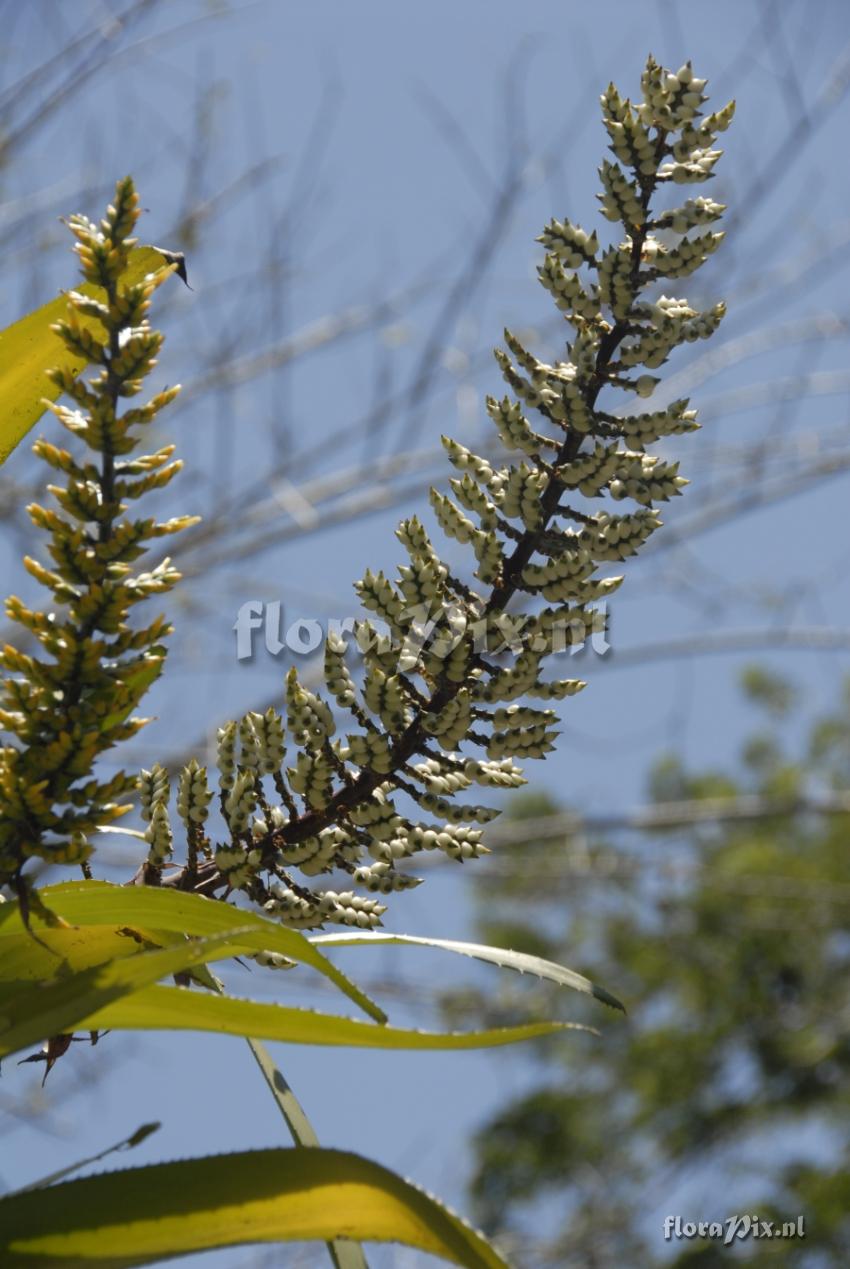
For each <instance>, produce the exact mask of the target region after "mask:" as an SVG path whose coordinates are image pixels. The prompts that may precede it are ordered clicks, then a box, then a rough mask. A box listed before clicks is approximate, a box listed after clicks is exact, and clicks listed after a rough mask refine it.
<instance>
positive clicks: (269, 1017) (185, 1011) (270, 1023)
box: [78, 987, 596, 1050]
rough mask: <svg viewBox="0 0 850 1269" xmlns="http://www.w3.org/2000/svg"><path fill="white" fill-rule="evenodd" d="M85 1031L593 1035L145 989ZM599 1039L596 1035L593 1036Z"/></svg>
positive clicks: (377, 1045)
mask: <svg viewBox="0 0 850 1269" xmlns="http://www.w3.org/2000/svg"><path fill="white" fill-rule="evenodd" d="M78 1025H79V1026H80V1027H81V1028H83V1029H85V1030H100V1029H101V1028H103V1029H104V1030H113V1031H215V1032H218V1033H219V1034H222V1035H241V1036H257V1037H259V1038H260V1039H262V1040H283V1041H286V1042H287V1043H288V1044H323V1045H346V1046H354V1047H356V1048H367V1049H398V1050H401V1049H480V1048H490V1047H495V1046H498V1045H502V1044H517V1043H519V1042H520V1041H522V1040H536V1039H538V1038H539V1037H540V1036H544V1035H553V1034H554V1033H555V1032H558V1031H591V1032H593V1028H592V1027H585V1026H582V1025H580V1024H579V1023H576V1022H528V1023H523V1024H521V1025H519V1026H514V1027H494V1028H491V1029H490V1030H487V1031H446V1032H437V1031H408V1030H404V1029H401V1028H398V1027H386V1026H384V1027H379V1026H375V1024H374V1023H372V1022H358V1021H357V1020H356V1019H354V1018H339V1017H336V1016H334V1015H333V1014H326V1013H317V1012H316V1011H314V1010H312V1009H295V1008H292V1007H291V1006H284V1005H269V1004H264V1003H262V1002H260V1001H256V1000H238V999H235V998H234V997H232V996H208V995H205V994H203V993H201V992H196V991H191V990H190V989H189V988H187V987H145V988H143V989H142V990H141V991H138V992H135V993H134V994H133V995H132V996H129V997H127V998H126V999H123V1000H116V1001H115V1002H114V1004H107V1005H106V1006H105V1007H104V1008H101V1009H98V1010H97V1011H96V1012H92V1013H91V1014H88V1015H87V1016H86V1017H85V1018H81V1019H80V1021H79V1024H78ZM593 1034H596V1032H593Z"/></svg>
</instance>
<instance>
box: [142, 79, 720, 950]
mask: <svg viewBox="0 0 850 1269" xmlns="http://www.w3.org/2000/svg"><path fill="white" fill-rule="evenodd" d="M704 87H705V81H704V80H700V79H697V78H696V77H695V76H694V74H693V72H692V70H691V66H690V64H688V65H685V66H683V67H682V68H681V70H679V71H678V72H677V73H676V74H672V73H670V72H669V71H665V70H663V69H662V68H661V67H660V66H659V65H658V64H657V63H656V62H655V61H654V60H653V59H652V58H650V59H649V61H648V63H647V66H646V70H645V72H644V75H643V79H642V88H643V100H642V101H641V102H640V103H638V104H632V103H631V102H630V101H628V100H624V99H623V98H621V97H620V95H619V93H618V92H617V90H616V88H614V86H613V85H611V86H610V87H609V88H608V90H607V92H606V93H605V94H604V95H603V97H602V110H603V117H604V121H605V126H606V128H607V130H608V133H609V136H610V138H611V149H612V151H613V154H614V158H615V160H616V161H614V162H611V161H608V160H606V161H605V162H604V163H603V165H602V167H601V169H600V173H601V178H602V187H603V188H602V193H601V195H599V198H600V202H601V204H602V213H603V215H604V216H605V217H606V218H607V219H608V220H610V221H613V222H618V223H619V224H621V225H622V227H623V231H624V233H623V238H622V241H621V242H619V243H618V244H616V245H614V246H611V247H609V248H608V249H607V250H604V251H603V250H601V249H600V244H599V240H598V238H597V234H596V233H595V232H594V233H592V234H590V233H587V232H585V231H584V230H582V229H580V228H579V227H577V226H576V225H573V224H571V223H570V222H569V221H559V220H552V221H551V223H550V224H549V225H547V227H546V229H545V230H544V232H543V234H542V235H541V237H540V239H539V241H540V242H542V244H543V246H544V248H545V249H546V255H545V258H544V260H543V263H542V265H541V266H540V269H539V275H540V281H541V283H542V284H543V286H544V287H545V288H546V290H547V291H548V292H549V293H550V294H551V296H552V298H553V299H554V301H555V303H556V304H557V306H558V308H559V309H560V310H561V312H563V314H564V316H565V318H566V320H567V321H568V323H569V324H570V326H571V327H572V332H573V333H572V336H571V340H570V342H569V343H568V345H567V351H566V359H565V360H564V361H562V362H559V363H556V364H554V365H547V364H545V363H543V362H541V361H540V360H538V358H537V357H535V356H534V355H533V354H532V353H531V352H530V351H528V350H527V349H526V348H525V347H524V346H523V345H522V344H521V342H520V341H519V340H518V339H517V338H516V337H515V336H514V335H513V334H511V333H510V332H509V331H506V332H505V343H506V346H507V350H508V352H507V353H505V352H501V351H498V352H497V353H496V357H497V360H498V362H499V365H500V367H501V370H502V373H503V375H504V378H505V380H506V382H507V384H508V386H509V388H510V389H511V392H512V394H513V396H512V397H508V396H506V397H504V398H503V399H501V400H497V399H495V398H488V400H487V410H488V413H489V415H490V417H491V419H492V421H493V423H494V425H495V428H496V430H497V432H498V435H499V440H500V442H501V445H502V447H503V448H504V449H505V450H507V451H509V452H511V453H514V454H516V455H517V461H516V462H514V463H513V464H511V465H508V466H504V467H499V466H496V465H494V464H493V463H492V462H491V461H489V460H488V459H485V458H483V457H480V456H479V455H477V454H474V453H472V452H471V451H470V450H468V449H466V448H464V446H462V445H460V444H458V443H457V442H456V441H453V440H450V439H448V438H444V445H445V448H446V452H447V454H448V457H449V460H450V462H451V463H452V465H453V466H454V467H455V468H456V470H457V472H458V475H457V476H456V477H455V478H454V479H452V480H451V481H450V485H451V494H447V493H443V492H440V491H437V490H432V492H431V507H432V510H433V513H434V516H435V519H436V521H437V524H438V525H439V527H440V528H441V529H442V530H443V532H444V533H445V534H446V535H448V536H449V537H451V538H454V539H456V540H457V541H459V542H461V543H465V544H467V545H469V546H471V548H472V551H473V553H474V556H475V561H476V567H475V569H474V578H475V579H476V582H474V583H472V584H468V583H467V582H465V581H463V580H461V579H460V578H459V577H457V576H455V575H454V574H453V573H452V571H451V570H450V568H449V567H448V565H447V564H446V563H444V561H443V560H442V558H441V556H440V554H439V552H438V551H437V549H436V548H435V547H434V545H433V544H432V541H431V539H430V537H429V536H428V533H427V532H426V529H425V527H424V526H423V524H422V523H421V521H420V520H419V519H418V518H417V517H416V516H413V517H411V518H410V519H408V520H405V521H403V522H402V524H401V526H400V527H399V529H398V531H397V536H398V538H399V540H400V541H401V543H402V545H403V547H404V548H405V550H406V552H407V554H408V556H409V563H408V564H406V565H404V566H403V567H401V568H400V569H399V570H398V576H397V578H396V579H395V580H392V579H390V578H388V577H387V576H385V575H384V573H382V572H378V573H373V572H372V571H369V570H367V572H366V573H365V575H364V576H363V578H362V579H361V580H360V581H359V582H358V583H357V585H356V589H357V592H358V595H359V597H360V599H361V602H362V603H363V605H364V607H365V608H366V609H368V610H369V612H370V613H371V614H373V618H374V619H377V620H374V619H369V620H363V621H362V622H360V623H359V624H358V625H357V626H356V627H355V631H354V636H355V641H356V644H357V647H358V649H359V651H360V653H361V654H362V656H363V660H364V662H365V671H364V677H363V681H362V683H361V684H358V683H356V682H355V680H354V679H353V677H352V675H351V673H350V671H349V668H348V666H347V664H346V650H347V649H346V640H345V639H344V638H343V637H342V636H340V635H338V634H332V635H330V636H329V638H328V640H327V643H326V646H325V662H324V678H325V684H326V687H327V698H324V697H322V696H321V695H319V694H318V693H316V692H313V691H311V690H309V689H308V688H307V687H305V686H304V685H303V684H302V683H301V682H299V679H298V676H297V674H296V671H295V670H294V669H293V670H291V671H290V673H289V676H288V678H287V682H286V711H285V722H284V718H283V717H281V716H280V715H279V714H278V713H276V711H274V710H273V709H272V710H269V711H268V712H267V713H265V714H258V713H252V714H248V715H246V716H245V718H243V719H242V720H241V722H240V723H238V724H237V723H235V722H231V723H228V724H226V725H225V726H224V727H222V728H221V730H220V731H219V734H218V768H219V777H218V801H219V805H220V809H221V813H222V815H223V818H224V820H225V822H226V824H227V825H228V827H229V839H228V840H227V841H225V842H223V843H218V844H215V843H214V842H213V841H212V840H210V838H208V837H207V836H206V830H205V828H204V824H205V822H206V816H207V810H208V807H209V806H210V802H211V799H212V790H211V789H210V787H209V785H208V783H207V777H206V773H205V772H204V771H203V769H202V768H199V767H198V766H197V765H192V766H190V767H189V768H187V769H186V770H185V771H184V773H183V775H182V776H181V778H180V790H179V795H178V809H179V812H180V816H181V818H182V819H183V821H184V823H185V824H186V825H187V828H188V833H189V857H188V860H187V863H186V864H185V865H184V866H182V867H181V868H180V869H179V870H177V871H176V872H173V873H171V874H170V875H169V876H167V877H166V878H161V877H160V875H159V870H160V869H161V867H162V865H163V862H164V860H165V859H166V858H168V857H170V855H171V850H172V832H171V828H170V825H169V821H168V816H167V811H166V807H167V801H168V786H167V782H166V780H165V777H164V772H163V771H162V770H161V769H160V768H155V769H154V770H153V771H151V772H145V773H143V775H142V779H141V787H142V790H143V795H144V799H145V806H146V812H145V813H146V815H147V816H148V818H149V829H148V837H149V840H150V843H151V849H150V855H149V859H148V863H147V865H146V868H147V869H154V870H156V872H157V880H161V881H164V882H165V884H174V885H178V886H184V887H191V888H193V889H196V890H200V891H201V892H202V893H207V894H216V893H227V892H229V891H230V890H242V891H244V892H245V893H246V894H247V895H248V896H250V897H251V898H252V899H253V900H255V901H256V902H257V903H260V904H262V905H263V907H264V908H265V909H266V910H267V911H269V912H271V913H275V914H277V915H278V916H279V917H280V919H281V920H282V921H284V922H285V923H286V924H288V925H291V926H295V927H298V928H314V927H318V926H322V925H325V924H328V923H341V924H344V925H357V926H361V927H365V928H369V927H372V926H375V925H378V924H380V917H381V913H382V912H383V911H384V906H383V905H382V904H381V903H379V902H378V901H377V900H376V899H374V898H370V897H368V896H369V893H370V892H371V893H373V894H375V893H377V894H380V895H387V894H389V893H390V892H391V891H394V890H402V889H405V888H407V887H409V886H412V885H416V884H418V880H417V878H415V877H413V876H411V875H410V873H408V872H407V871H405V867H404V866H405V864H406V861H407V860H409V859H410V858H411V857H412V856H414V855H416V854H417V853H418V852H420V851H423V850H437V851H442V852H443V853H444V854H445V855H447V856H448V857H449V858H451V859H456V860H459V861H463V860H466V859H471V858H474V857H475V856H477V855H480V854H481V853H483V852H484V850H485V847H484V846H483V845H482V828H481V827H480V826H481V825H483V824H486V822H487V821H488V820H489V819H491V818H492V817H493V816H494V814H495V813H496V812H495V811H494V810H492V809H491V808H489V807H487V806H482V805H479V803H478V802H477V800H475V799H474V798H471V797H470V792H469V791H470V790H472V789H473V788H474V787H475V786H479V787H480V786H484V787H488V786H489V787H491V788H511V787H515V786H517V785H519V784H521V783H524V780H523V776H522V773H521V770H520V767H519V766H518V765H517V763H518V760H522V759H526V758H540V757H542V756H543V755H544V754H545V753H546V752H547V751H548V750H549V749H550V748H551V747H552V742H553V740H554V738H555V735H556V732H555V730H554V725H555V722H556V714H555V711H554V710H553V709H551V708H549V707H548V706H547V704H546V703H548V702H552V701H556V700H560V699H562V698H564V697H567V696H570V695H572V694H573V693H575V692H577V691H578V690H580V689H581V688H582V687H583V686H584V684H583V683H581V682H580V681H576V680H569V679H568V680H560V681H547V680H546V679H544V678H542V677H541V672H542V667H543V662H544V660H545V658H546V656H547V654H549V653H550V652H551V651H552V650H553V646H554V641H555V635H556V632H560V634H561V636H562V637H563V631H564V630H567V631H569V632H570V639H572V640H576V641H580V640H582V639H583V638H584V637H585V636H586V634H587V633H588V632H589V631H591V630H593V629H594V628H596V627H597V626H598V623H599V621H600V613H599V612H598V611H597V610H594V608H593V607H592V605H593V603H594V601H597V600H599V599H601V598H603V597H605V596H607V595H610V594H611V593H612V591H614V590H616V588H617V587H618V586H619V585H620V582H621V581H622V578H621V577H619V576H615V577H598V576H597V571H598V568H599V566H600V565H601V564H606V563H609V562H615V561H616V562H619V561H621V560H624V559H626V558H628V557H629V556H632V555H634V554H635V553H636V552H637V551H638V550H639V549H640V548H641V546H642V545H643V543H644V542H646V540H647V539H648V538H649V536H650V535H651V534H652V533H654V532H655V530H656V529H657V528H658V526H659V524H660V519H659V516H658V512H657V511H656V509H655V504H656V503H658V502H663V501H666V500H667V499H669V498H671V497H674V496H676V495H678V494H679V493H680V492H681V489H682V486H683V485H685V484H686V483H687V482H686V481H685V480H684V479H683V478H682V477H681V476H679V474H678V464H677V463H667V462H665V461H663V460H662V459H660V458H658V457H653V456H650V455H649V454H647V452H646V449H647V447H648V446H649V445H651V444H653V443H654V442H655V441H657V440H659V438H661V437H665V436H669V435H671V434H674V433H682V432H688V431H691V430H693V429H694V428H696V427H697V422H696V413H695V411H693V410H691V409H690V408H689V405H688V402H687V401H684V400H680V401H674V402H673V403H672V404H670V405H667V406H666V407H664V408H662V409H658V410H655V411H652V412H641V413H635V414H621V413H619V412H617V411H616V410H615V409H613V408H612V407H609V406H608V405H607V403H606V402H607V398H606V401H600V396H601V394H602V393H603V391H606V392H607V390H608V389H613V390H619V391H621V392H627V393H632V394H635V395H636V396H637V397H639V398H647V397H651V396H652V394H653V392H654V390H655V387H656V385H657V383H658V379H657V378H656V377H655V376H654V375H652V374H651V373H649V372H650V371H653V370H657V369H658V368H659V367H660V366H661V365H663V364H664V362H665V361H666V360H667V357H668V355H669V354H670V352H671V351H672V350H673V349H674V348H675V347H676V346H678V345H679V344H682V343H685V342H688V341H691V340H696V339H704V338H706V337H708V336H709V335H711V334H712V333H713V331H714V330H716V328H717V326H718V324H719V322H720V321H721V319H722V317H723V313H724V306H723V305H722V304H717V305H716V306H715V307H713V308H712V309H710V310H708V311H707V312H698V311H696V310H694V309H693V308H691V306H690V305H689V304H688V302H687V301H686V300H684V299H680V298H672V297H669V296H666V295H658V296H656V298H654V299H650V298H645V297H646V295H647V293H650V294H652V293H654V292H655V291H656V290H657V289H658V286H657V284H659V283H661V284H664V285H667V284H668V283H669V282H670V281H672V280H673V279H677V278H681V277H685V276H687V275H688V274H690V273H692V272H693V271H694V270H695V269H696V268H698V267H699V265H700V264H702V262H703V261H704V260H705V259H706V257H707V256H709V255H710V254H711V253H712V252H713V251H714V250H715V249H716V248H717V246H718V245H719V243H720V241H721V239H722V237H723V235H722V233H718V232H715V231H713V230H711V229H708V230H707V231H703V226H709V225H712V224H714V223H715V222H716V221H717V220H718V219H719V218H720V216H721V214H722V212H723V210H724V208H723V207H722V206H721V205H720V204H719V203H715V202H712V201H711V199H708V198H693V199H688V200H687V201H686V202H684V203H683V204H682V205H681V206H678V207H674V208H670V209H668V210H665V211H659V212H655V213H654V212H653V211H652V209H651V199H652V196H653V195H654V194H655V192H656V191H657V190H658V189H660V188H663V187H665V186H667V187H669V186H671V185H679V184H693V183H697V182H701V181H705V180H707V179H708V178H709V177H710V176H711V175H712V169H713V167H714V164H715V162H716V161H717V159H718V157H719V155H720V151H719V150H715V149H713V145H714V140H715V136H716V134H717V133H718V132H719V131H722V130H724V129H725V128H726V127H727V126H728V124H729V122H730V121H731V118H732V114H733V111H734V104H733V103H730V104H729V105H728V106H726V107H724V109H723V110H720V111H718V112H717V113H716V114H711V115H708V116H703V114H702V110H701V108H702V106H703V103H704V101H705V94H704V91H703V90H704ZM694 229H697V230H699V232H697V233H696V234H694V235H693V236H691V231H692V230H694ZM525 411H534V412H535V413H536V414H537V415H538V416H539V419H540V422H539V424H538V429H539V430H535V429H534V428H533V427H532V425H531V423H530V422H529V420H528V418H527V417H526V413H525ZM606 496H607V497H608V498H610V500H611V503H613V504H620V503H623V502H628V501H629V500H631V501H633V502H634V503H636V504H637V505H636V507H635V508H634V509H632V510H615V509H614V507H613V506H611V505H610V504H609V505H608V506H605V505H604V504H603V506H602V507H601V508H598V509H595V508H597V507H598V502H599V500H601V499H603V498H605V497H606ZM577 497H578V498H580V499H583V500H584V504H585V509H581V508H580V507H579V506H577V505H575V504H576V499H577ZM517 597H523V598H524V599H525V600H526V604H525V608H524V610H523V611H510V612H509V611H508V608H509V605H510V604H511V602H512V601H514V600H516V598H517ZM530 702H533V703H530ZM541 702H542V704H541ZM346 717H347V718H348V720H349V721H348V722H347V723H346V722H344V721H343V719H344V718H346ZM456 795H459V796H460V797H463V799H464V801H463V802H459V801H455V800H454V799H455V797H456ZM417 808H418V809H417ZM335 870H336V871H338V872H339V871H341V872H343V873H346V874H348V875H349V877H350V882H351V886H352V888H351V889H348V888H346V889H345V890H343V891H339V890H331V889H325V888H320V887H318V886H315V885H310V884H308V883H307V881H305V878H306V879H310V878H313V877H316V876H319V875H321V874H328V873H331V872H333V871H335ZM144 871H145V870H142V874H141V875H144ZM296 873H298V874H300V876H301V879H300V880H299V879H298V878H297V877H296Z"/></svg>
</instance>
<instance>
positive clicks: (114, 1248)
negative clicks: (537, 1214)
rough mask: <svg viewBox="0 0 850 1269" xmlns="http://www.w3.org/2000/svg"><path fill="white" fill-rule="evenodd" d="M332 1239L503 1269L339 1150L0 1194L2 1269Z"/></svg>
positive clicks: (491, 1253)
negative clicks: (403, 1246) (393, 1245)
mask: <svg viewBox="0 0 850 1269" xmlns="http://www.w3.org/2000/svg"><path fill="white" fill-rule="evenodd" d="M377 1029H378V1028H376V1030H377ZM337 1238H353V1239H357V1240H359V1241H376V1242H399V1243H404V1244H406V1245H407V1246H409V1247H417V1248H420V1249H421V1250H423V1251H426V1252H430V1253H431V1254H432V1255H435V1256H441V1257H443V1259H444V1260H448V1261H450V1262H451V1263H453V1264H456V1265H462V1266H464V1267H465V1269H507V1265H506V1261H504V1260H503V1259H502V1258H501V1256H499V1255H498V1253H497V1252H496V1251H495V1250H494V1248H493V1247H491V1246H490V1244H489V1243H487V1242H486V1241H485V1239H484V1238H483V1237H482V1236H481V1235H480V1234H477V1233H476V1232H475V1231H474V1230H473V1229H471V1228H470V1226H468V1225H467V1224H466V1223H465V1222H464V1221H462V1220H461V1219H460V1217H458V1216H455V1215H454V1213H453V1212H450V1211H449V1210H448V1209H447V1208H445V1207H443V1206H442V1205H441V1204H440V1203H438V1202H437V1201H436V1200H435V1199H433V1198H430V1197H429V1196H428V1195H427V1194H425V1193H423V1191H422V1190H419V1189H417V1188H416V1187H415V1186H413V1185H411V1184H410V1183H409V1182H407V1181H404V1180H402V1178H401V1177H398V1176H395V1175H394V1173H392V1172H389V1171H388V1170H387V1169H386V1168H382V1167H381V1166H380V1165H379V1164H377V1163H372V1162H370V1161H369V1160H367V1159H362V1158H360V1157H359V1156H358V1155H355V1154H348V1153H344V1152H342V1151H338V1150H319V1149H316V1150H257V1151H248V1152H245V1153H241V1154H232V1155H217V1156H213V1157H211V1158H206V1159H190V1160H186V1161H184V1162H181V1163H163V1164H157V1165H155V1166H153V1167H147V1168H129V1169H127V1170H124V1171H120V1172H107V1173H105V1174H103V1175H101V1176H94V1177H86V1178H85V1179H83V1180H79V1181H69V1182H67V1183H66V1184H64V1185H57V1186H53V1187H52V1188H51V1189H48V1190H41V1191H33V1192H32V1193H28V1194H22V1195H19V1196H16V1197H13V1198H10V1199H0V1264H2V1265H3V1266H4V1269H35V1267H36V1266H38V1267H39V1269H43V1267H44V1266H47V1265H49V1266H50V1267H51V1269H71V1267H72V1266H73V1267H74V1269H88V1267H91V1269H95V1267H96V1269H129V1266H133V1265H145V1264H151V1263H152V1262H154V1261H157V1260H161V1259H164V1258H166V1257H174V1256H179V1255H186V1254H189V1253H190V1252H195V1251H202V1250H208V1249H210V1248H215V1247H234V1246H240V1245H244V1244H247V1243H259V1242H281V1241H283V1242H288V1241H305V1240H314V1239H318V1240H322V1241H328V1240H333V1239H337Z"/></svg>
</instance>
